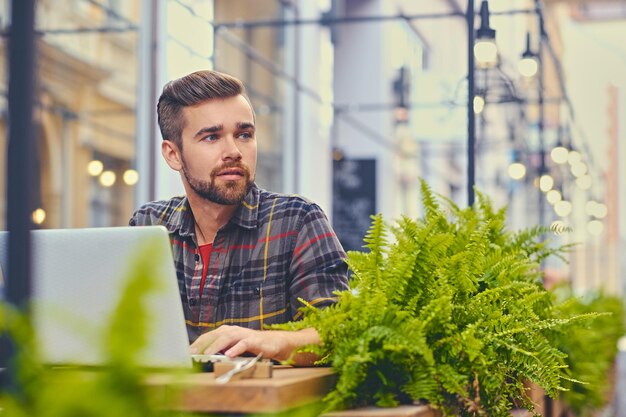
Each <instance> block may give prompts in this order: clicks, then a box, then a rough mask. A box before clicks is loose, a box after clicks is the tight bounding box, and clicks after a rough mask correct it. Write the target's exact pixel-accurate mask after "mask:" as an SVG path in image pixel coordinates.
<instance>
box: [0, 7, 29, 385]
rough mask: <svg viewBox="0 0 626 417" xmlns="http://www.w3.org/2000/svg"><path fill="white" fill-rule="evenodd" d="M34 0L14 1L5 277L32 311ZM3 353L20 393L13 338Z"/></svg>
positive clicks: (8, 380)
mask: <svg viewBox="0 0 626 417" xmlns="http://www.w3.org/2000/svg"><path fill="white" fill-rule="evenodd" d="M34 23H35V0H13V1H12V2H11V29H10V36H9V57H8V61H9V62H8V69H9V103H8V106H9V146H8V158H7V168H8V170H7V176H6V178H7V179H8V180H7V199H6V201H7V203H8V210H7V226H8V227H7V228H8V230H9V253H8V259H9V267H8V273H7V277H6V291H5V295H6V299H7V301H8V302H9V303H10V304H13V305H15V306H16V307H17V308H19V309H20V310H22V311H24V312H27V308H28V301H29V299H30V293H31V264H30V260H31V252H30V229H31V224H32V223H31V219H30V217H31V212H32V210H33V209H34V198H33V195H32V182H31V180H32V179H33V163H34V155H35V152H34V149H35V140H34V136H35V129H34V126H33V99H34V96H35V54H36V49H35V48H36V46H35V33H34V32H33V27H34ZM4 336H5V337H6V339H4V340H3V342H7V343H5V344H4V346H3V349H2V358H1V361H2V363H1V364H0V365H1V366H7V365H8V372H7V373H6V375H4V378H3V379H4V381H3V382H4V383H3V385H4V387H5V388H8V389H11V390H13V391H14V392H20V391H21V389H20V387H19V382H18V376H17V370H16V369H15V362H14V361H13V360H11V358H12V357H13V356H14V355H15V353H16V351H17V347H16V346H15V343H14V341H13V340H12V338H11V335H4Z"/></svg>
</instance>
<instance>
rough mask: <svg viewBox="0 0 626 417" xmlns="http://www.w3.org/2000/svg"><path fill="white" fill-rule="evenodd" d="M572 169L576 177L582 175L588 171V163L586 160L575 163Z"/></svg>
mask: <svg viewBox="0 0 626 417" xmlns="http://www.w3.org/2000/svg"><path fill="white" fill-rule="evenodd" d="M570 171H572V175H573V176H575V177H576V178H578V177H582V176H583V175H585V174H586V173H587V164H585V163H584V162H578V163H575V164H574V165H572V166H571V167H570Z"/></svg>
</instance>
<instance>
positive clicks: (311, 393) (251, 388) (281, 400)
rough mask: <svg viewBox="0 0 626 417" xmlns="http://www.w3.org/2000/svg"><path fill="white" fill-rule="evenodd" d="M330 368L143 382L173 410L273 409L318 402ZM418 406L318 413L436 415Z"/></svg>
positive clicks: (329, 384) (330, 380)
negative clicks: (223, 379)
mask: <svg viewBox="0 0 626 417" xmlns="http://www.w3.org/2000/svg"><path fill="white" fill-rule="evenodd" d="M336 379H337V377H336V375H335V373H334V372H333V370H332V369H330V368H290V367H280V366H279V367H275V368H274V375H273V376H272V378H269V379H241V380H236V381H229V382H228V383H226V384H223V385H221V384H218V383H216V382H215V376H214V374H213V373H198V374H185V375H171V374H155V375H150V376H149V377H148V378H147V380H146V385H147V386H148V389H149V392H150V394H151V396H152V397H153V398H154V401H155V404H156V405H157V406H158V407H161V408H167V409H170V410H177V411H189V412H208V413H277V412H281V411H286V410H290V409H293V408H297V407H300V406H302V405H306V404H310V403H313V402H319V401H321V400H322V398H323V397H324V396H325V395H326V394H327V393H328V392H329V391H330V390H331V389H332V388H333V386H334V384H335V382H336ZM439 416H441V414H440V413H438V412H437V411H435V410H433V409H432V408H430V407H428V406H424V405H406V406H400V407H395V408H377V407H366V408H361V409H356V410H347V411H338V412H332V413H326V414H323V416H322V417H439Z"/></svg>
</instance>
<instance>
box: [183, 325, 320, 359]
mask: <svg viewBox="0 0 626 417" xmlns="http://www.w3.org/2000/svg"><path fill="white" fill-rule="evenodd" d="M317 343H320V338H319V334H318V333H317V330H315V329H313V328H309V329H304V330H299V331H294V332H290V331H282V330H252V329H246V328H243V327H239V326H227V325H223V326H220V327H218V328H217V329H215V330H213V331H210V332H207V333H204V334H203V335H201V336H200V337H198V338H197V339H196V341H195V342H193V343H192V344H191V347H190V348H189V349H190V351H191V353H192V354H206V355H212V354H215V353H218V352H224V354H225V355H226V356H229V357H231V358H232V357H235V356H239V355H241V354H243V353H246V352H248V353H252V354H254V355H258V354H259V353H262V354H263V357H264V358H269V359H276V360H279V361H285V360H288V359H290V357H291V354H292V353H293V351H294V350H296V349H297V348H299V347H302V346H305V345H309V344H317ZM293 359H294V362H295V364H296V365H300V366H306V365H312V364H313V362H314V361H315V356H314V355H306V354H298V355H296V356H295V357H294V358H293Z"/></svg>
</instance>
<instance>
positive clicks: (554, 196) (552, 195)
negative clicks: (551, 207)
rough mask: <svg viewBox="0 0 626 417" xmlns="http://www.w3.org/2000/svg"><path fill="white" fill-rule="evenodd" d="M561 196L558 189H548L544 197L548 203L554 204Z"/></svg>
mask: <svg viewBox="0 0 626 417" xmlns="http://www.w3.org/2000/svg"><path fill="white" fill-rule="evenodd" d="M562 198H563V197H562V196H561V193H560V192H559V190H550V191H548V192H547V194H546V199H547V200H548V203H550V204H556V203H558V202H559V201H561V199H562Z"/></svg>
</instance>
